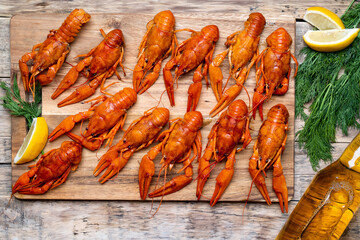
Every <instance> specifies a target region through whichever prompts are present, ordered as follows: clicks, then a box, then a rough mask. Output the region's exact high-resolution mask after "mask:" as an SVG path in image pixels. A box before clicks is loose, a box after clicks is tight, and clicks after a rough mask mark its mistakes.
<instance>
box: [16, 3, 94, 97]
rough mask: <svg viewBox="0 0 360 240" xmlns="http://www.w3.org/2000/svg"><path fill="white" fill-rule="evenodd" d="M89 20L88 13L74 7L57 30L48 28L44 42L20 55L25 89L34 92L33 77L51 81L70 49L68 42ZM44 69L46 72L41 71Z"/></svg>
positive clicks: (42, 83) (44, 81)
mask: <svg viewBox="0 0 360 240" xmlns="http://www.w3.org/2000/svg"><path fill="white" fill-rule="evenodd" d="M89 20H90V15H89V14H88V13H86V12H85V11H84V10H83V9H75V10H74V11H72V12H71V13H70V15H69V16H68V17H67V18H66V19H65V21H64V23H63V24H62V25H61V27H60V28H59V29H58V30H50V33H49V34H48V36H47V39H46V40H45V41H44V42H42V43H39V44H36V45H35V46H33V48H32V51H31V52H29V53H26V54H25V55H23V56H22V57H21V59H20V60H19V68H20V72H21V78H22V81H23V84H24V89H25V91H30V90H31V91H32V92H33V93H34V90H33V89H32V87H33V88H35V79H36V80H38V81H39V82H40V84H41V85H46V84H49V83H50V82H52V80H53V79H54V78H55V75H56V73H57V72H58V70H59V69H60V67H61V66H62V64H63V63H64V60H65V58H66V56H67V54H68V53H69V51H70V46H69V43H71V42H73V41H74V39H75V37H76V35H77V34H78V33H79V31H80V28H81V26H82V25H83V24H85V23H87V22H88V21H89ZM30 60H33V66H32V67H31V70H30V71H29V68H28V66H27V65H26V63H27V62H28V61H30ZM46 70H47V73H46V74H45V73H42V72H44V71H46ZM30 74H31V76H30V78H29V75H30Z"/></svg>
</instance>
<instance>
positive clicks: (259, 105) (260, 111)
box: [250, 92, 268, 120]
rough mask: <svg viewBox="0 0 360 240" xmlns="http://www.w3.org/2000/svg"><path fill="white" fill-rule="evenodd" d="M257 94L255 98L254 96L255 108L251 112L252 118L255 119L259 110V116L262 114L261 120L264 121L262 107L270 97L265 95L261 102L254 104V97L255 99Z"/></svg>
mask: <svg viewBox="0 0 360 240" xmlns="http://www.w3.org/2000/svg"><path fill="white" fill-rule="evenodd" d="M255 94H258V93H257V92H255V93H254V96H253V107H252V109H251V111H250V112H252V113H253V114H252V118H253V119H255V115H256V109H257V108H259V114H260V117H261V120H263V115H262V111H263V110H262V105H263V103H264V101H265V100H266V99H268V96H267V95H265V96H263V97H262V98H260V99H259V100H256V103H255V102H254V97H255ZM257 97H258V96H257Z"/></svg>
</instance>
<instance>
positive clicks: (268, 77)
mask: <svg viewBox="0 0 360 240" xmlns="http://www.w3.org/2000/svg"><path fill="white" fill-rule="evenodd" d="M266 42H267V45H268V47H267V48H266V49H264V50H263V51H262V52H261V54H260V56H259V57H258V59H257V61H256V88H255V92H254V96H253V108H254V110H253V117H254V119H255V115H256V109H257V108H259V114H260V117H261V120H263V103H264V101H265V100H266V99H270V98H271V96H272V95H273V94H275V95H284V94H285V93H286V92H287V91H288V89H289V77H290V72H291V68H290V60H291V58H293V59H294V61H295V63H296V71H295V74H294V76H296V74H297V70H298V62H297V60H296V58H295V56H294V55H293V54H292V53H291V52H290V46H291V43H292V39H291V36H290V35H289V33H288V32H287V31H286V30H285V29H284V28H278V29H277V30H275V31H274V32H273V33H271V34H270V35H269V36H268V37H267V38H266ZM259 62H260V65H259V64H258V63H259ZM263 93H265V95H264V96H263Z"/></svg>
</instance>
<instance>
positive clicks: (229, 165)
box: [210, 149, 236, 207]
mask: <svg viewBox="0 0 360 240" xmlns="http://www.w3.org/2000/svg"><path fill="white" fill-rule="evenodd" d="M235 153H236V149H234V150H233V151H232V152H231V154H230V155H229V156H228V159H227V161H226V165H225V169H223V170H221V172H220V173H219V175H218V176H217V177H216V185H215V190H214V194H213V196H212V198H211V200H210V206H212V207H213V206H214V205H215V204H216V203H217V202H218V200H219V199H220V197H221V196H222V194H223V193H224V191H225V190H226V188H227V187H228V186H229V184H230V182H231V179H232V177H233V175H234V165H235Z"/></svg>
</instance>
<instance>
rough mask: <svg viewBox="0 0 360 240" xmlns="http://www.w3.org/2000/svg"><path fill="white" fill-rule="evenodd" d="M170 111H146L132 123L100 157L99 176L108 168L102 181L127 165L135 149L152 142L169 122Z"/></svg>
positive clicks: (159, 109) (95, 172)
mask: <svg viewBox="0 0 360 240" xmlns="http://www.w3.org/2000/svg"><path fill="white" fill-rule="evenodd" d="M169 116H170V112H169V110H168V109H167V108H155V109H154V110H153V111H152V112H150V111H147V112H145V114H144V116H142V117H140V118H139V119H137V120H135V121H134V122H132V123H131V125H130V126H129V128H128V129H127V130H126V132H125V133H124V136H123V137H122V139H121V140H120V141H119V143H117V144H116V145H114V146H112V147H111V148H110V149H109V150H108V151H107V152H106V153H105V154H104V155H103V156H102V157H101V159H100V161H99V163H98V165H97V166H96V168H95V170H94V175H95V176H98V175H99V174H100V173H101V172H102V171H104V170H105V169H106V168H107V170H106V172H105V173H104V174H103V175H102V177H101V178H100V179H99V181H100V182H101V183H105V182H106V181H107V180H109V179H110V178H112V177H113V176H115V175H116V174H118V173H119V172H120V170H121V169H122V168H123V167H124V166H125V165H126V163H127V162H128V161H129V159H130V157H131V156H132V155H133V154H134V152H135V151H138V150H140V149H142V148H146V147H147V146H149V145H150V144H152V143H153V142H154V141H155V140H156V137H157V136H158V134H159V133H160V132H161V130H162V129H163V127H164V126H165V125H166V124H167V123H168V122H169Z"/></svg>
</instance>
